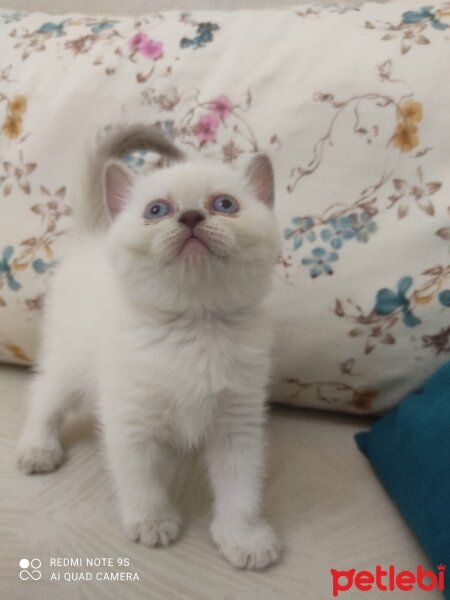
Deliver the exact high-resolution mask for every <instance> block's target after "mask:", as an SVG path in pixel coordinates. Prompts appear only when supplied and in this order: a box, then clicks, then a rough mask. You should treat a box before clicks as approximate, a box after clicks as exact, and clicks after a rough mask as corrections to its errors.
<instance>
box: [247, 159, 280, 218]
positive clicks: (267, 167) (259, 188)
mask: <svg viewBox="0 0 450 600" xmlns="http://www.w3.org/2000/svg"><path fill="white" fill-rule="evenodd" d="M245 175H246V177H247V181H248V182H249V184H250V186H251V188H252V190H253V192H254V194H255V196H256V198H257V199H258V200H259V201H260V202H263V204H266V205H267V206H268V207H269V208H273V203H274V198H275V182H274V177H273V169H272V163H271V162H270V158H269V157H268V156H266V155H265V154H257V155H256V156H255V157H254V158H252V160H251V161H250V163H249V165H248V166H247V170H246V173H245Z"/></svg>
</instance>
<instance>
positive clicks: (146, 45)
mask: <svg viewBox="0 0 450 600" xmlns="http://www.w3.org/2000/svg"><path fill="white" fill-rule="evenodd" d="M139 52H140V53H141V54H142V55H143V56H145V57H146V58H151V59H152V60H157V59H158V58H160V57H161V56H162V54H163V45H162V42H157V41H155V40H151V39H149V38H148V39H146V40H144V41H143V42H141V43H140V44H139Z"/></svg>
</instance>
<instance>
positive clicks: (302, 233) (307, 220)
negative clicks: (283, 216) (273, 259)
mask: <svg viewBox="0 0 450 600" xmlns="http://www.w3.org/2000/svg"><path fill="white" fill-rule="evenodd" d="M292 224H293V225H295V229H289V228H287V229H285V230H284V232H283V234H284V239H285V240H289V239H292V243H293V246H294V250H298V249H299V248H300V247H301V246H302V245H303V242H304V241H305V240H306V241H308V242H315V240H316V233H315V231H314V230H313V227H314V220H313V219H312V218H311V217H294V218H293V219H292Z"/></svg>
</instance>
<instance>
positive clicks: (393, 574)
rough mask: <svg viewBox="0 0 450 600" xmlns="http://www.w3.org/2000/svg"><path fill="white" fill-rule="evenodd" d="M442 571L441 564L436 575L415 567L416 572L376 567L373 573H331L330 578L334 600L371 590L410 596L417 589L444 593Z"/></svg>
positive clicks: (391, 567)
mask: <svg viewBox="0 0 450 600" xmlns="http://www.w3.org/2000/svg"><path fill="white" fill-rule="evenodd" d="M445 567H446V565H443V564H440V565H438V566H437V573H435V572H434V571H427V570H425V569H424V568H423V567H422V566H421V565H418V566H417V568H416V570H415V571H397V570H396V569H395V567H394V565H389V567H388V568H387V569H383V568H382V567H381V565H377V566H376V567H375V570H374V571H356V569H349V570H348V571H338V570H337V569H330V573H331V578H332V590H333V596H334V597H335V598H336V597H337V596H339V595H340V594H341V593H342V592H346V591H348V590H350V589H352V588H356V589H357V590H360V591H361V592H369V591H370V590H372V589H374V588H375V589H378V590H380V591H381V592H394V591H398V590H399V591H401V592H410V591H411V590H414V589H416V590H417V589H419V590H422V591H424V592H431V591H432V590H436V589H437V590H439V591H440V592H443V591H444V587H445Z"/></svg>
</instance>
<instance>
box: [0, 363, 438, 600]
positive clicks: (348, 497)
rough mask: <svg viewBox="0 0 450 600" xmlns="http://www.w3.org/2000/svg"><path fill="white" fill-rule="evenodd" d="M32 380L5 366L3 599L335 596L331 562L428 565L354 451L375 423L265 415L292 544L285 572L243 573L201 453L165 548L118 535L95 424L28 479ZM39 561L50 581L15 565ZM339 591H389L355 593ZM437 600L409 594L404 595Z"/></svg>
mask: <svg viewBox="0 0 450 600" xmlns="http://www.w3.org/2000/svg"><path fill="white" fill-rule="evenodd" d="M29 377H30V375H29V373H28V372H27V371H23V370H21V369H19V368H13V367H5V366H3V367H0V410H1V413H0V489H1V493H0V599H1V600H44V599H45V600H47V599H48V600H72V599H77V600H103V599H105V600H106V599H125V598H126V599H127V600H128V599H130V600H134V599H136V600H137V599H141V598H142V599H143V598H147V599H150V600H256V599H258V600H284V599H286V600H328V599H331V598H332V595H331V578H330V574H329V569H330V568H337V569H350V568H356V569H374V567H375V565H376V564H381V565H389V564H394V565H395V566H396V567H397V568H399V569H400V568H408V569H411V568H415V566H416V565H417V564H426V559H425V557H424V555H423V554H422V552H421V550H420V549H419V547H418V544H417V543H416V540H415V539H414V538H413V536H412V534H411V533H410V532H409V530H408V529H407V527H406V525H405V524H404V522H403V520H402V519H401V517H400V516H399V514H398V513H397V510H396V509H395V507H394V506H393V504H392V503H391V501H390V500H389V498H388V497H387V495H386V494H385V492H384V491H383V489H382V488H381V486H380V485H379V483H378V481H377V479H376V478H375V476H374V474H373V473H372V471H371V469H370V467H369V465H368V464H367V462H366V461H365V459H364V457H363V456H362V455H360V454H359V452H358V450H357V449H356V446H355V444H354V441H353V434H354V433H355V432H356V431H358V430H361V429H364V428H366V426H367V425H368V421H367V419H362V418H357V417H351V416H344V415H333V414H329V413H327V414H324V413H316V412H312V411H300V410H293V409H287V408H286V409H283V408H277V409H274V410H273V411H272V412H271V414H270V421H269V437H270V464H269V472H268V481H267V489H266V494H265V500H266V503H265V512H266V514H267V516H268V517H269V518H270V520H271V521H272V522H273V523H274V525H275V526H276V528H277V529H278V531H279V533H280V534H281V536H282V538H283V541H284V545H285V551H284V556H283V559H282V561H281V563H280V564H279V565H278V566H277V567H275V568H273V569H271V570H269V571H267V572H265V573H246V572H241V571H237V570H235V569H233V568H232V567H230V566H229V565H228V564H227V563H225V562H224V561H223V560H222V558H220V556H219V555H218V553H217V551H216V549H215V548H214V546H213V544H212V542H211V540H210V537H209V534H208V529H207V526H208V510H209V496H208V491H207V486H206V484H205V481H204V479H203V470H202V468H201V463H200V462H199V461H198V460H194V461H193V462H192V464H189V463H186V465H185V467H184V469H183V471H182V472H181V473H180V477H179V481H178V485H177V496H178V498H179V503H180V505H181V508H182V512H183V514H184V515H185V516H186V526H185V529H184V531H183V535H182V537H181V539H180V541H179V542H178V543H177V544H176V545H174V546H173V547H171V548H169V549H159V550H158V549H156V550H151V549H148V548H143V547H141V546H139V545H136V544H132V543H131V542H128V540H127V539H126V538H125V536H124V535H123V534H122V532H121V530H120V526H119V523H118V519H117V512H116V504H115V498H114V492H113V489H112V485H111V481H110V479H109V476H108V474H107V472H106V468H105V463H104V461H103V458H102V456H101V452H100V448H99V443H98V439H97V437H96V435H95V434H94V432H93V430H92V428H91V427H89V426H88V424H86V423H85V424H84V426H72V428H71V429H70V431H68V433H67V435H66V438H65V444H66V446H67V447H68V450H67V452H68V460H67V462H66V463H65V464H64V465H63V466H62V467H61V468H60V470H59V471H57V472H55V473H53V474H49V475H43V476H33V477H26V476H25V475H22V474H21V473H19V472H18V470H17V469H16V466H15V464H14V458H13V455H14V446H15V441H16V438H17V435H18V431H19V428H20V424H21V422H22V419H23V414H24V396H25V394H26V386H27V384H28V382H29ZM34 557H37V558H39V559H40V560H41V561H42V568H41V571H42V579H41V580H40V581H26V582H24V581H20V580H19V564H18V563H19V560H20V559H22V558H27V559H29V560H30V559H31V558H34ZM51 557H68V558H78V557H79V558H82V559H83V560H86V558H88V557H111V558H113V559H114V560H117V559H118V558H119V557H128V558H129V559H130V567H129V569H128V570H130V571H132V572H134V571H136V572H137V573H138V576H139V579H140V581H139V582H138V581H133V582H122V583H118V582H105V581H103V582H95V581H92V582H84V583H79V582H78V583H76V582H68V581H61V582H51V581H49V577H50V574H51V572H52V570H53V571H59V572H61V573H63V572H64V571H74V572H79V571H85V570H86V569H85V568H82V569H79V568H66V569H64V568H60V569H50V566H49V560H50V558H51ZM97 570H98V571H100V572H101V571H103V570H104V569H97ZM97 570H96V569H94V571H93V572H94V577H95V573H96V572H97ZM108 570H110V571H111V570H112V571H115V570H116V569H115V568H114V569H108ZM125 570H127V569H125ZM340 597H341V598H344V599H352V600H353V599H360V598H362V597H363V598H364V599H368V600H372V599H374V598H379V599H380V600H382V599H384V600H386V598H387V595H386V593H382V592H377V591H374V592H366V593H364V594H362V593H361V592H358V591H356V592H355V591H353V592H351V591H349V592H347V593H346V594H345V595H342V596H340ZM389 598H395V600H397V598H396V597H394V596H393V595H390V596H389ZM405 598H406V596H405ZM438 598H439V596H438V595H437V594H434V593H430V592H428V593H423V592H422V593H420V594H419V593H416V592H410V593H408V594H407V600H419V599H423V600H437V599H438Z"/></svg>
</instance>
